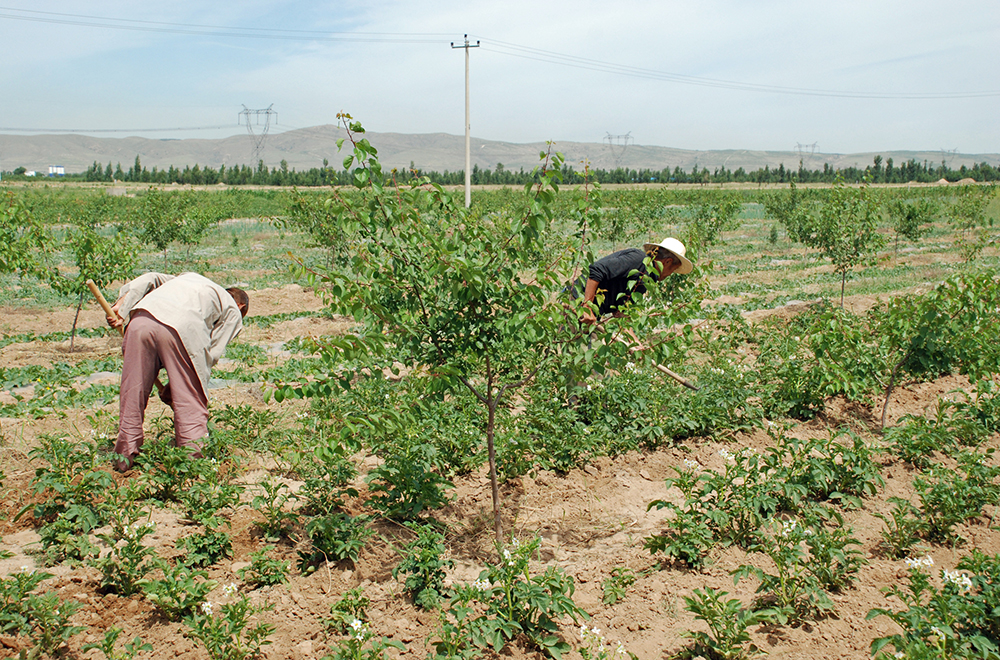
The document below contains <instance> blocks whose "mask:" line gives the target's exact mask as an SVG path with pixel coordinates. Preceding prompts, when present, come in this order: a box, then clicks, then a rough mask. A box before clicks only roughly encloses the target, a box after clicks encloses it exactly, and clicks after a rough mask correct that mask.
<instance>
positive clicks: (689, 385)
mask: <svg viewBox="0 0 1000 660" xmlns="http://www.w3.org/2000/svg"><path fill="white" fill-rule="evenodd" d="M615 339H616V341H619V342H621V343H622V344H627V343H628V342H626V341H625V340H624V339H622V338H621V337H616V338H615ZM653 366H654V367H656V369H657V371H659V372H660V373H663V374H666V375H668V376H670V377H671V378H673V379H674V380H676V381H677V382H678V383H680V384H681V385H683V386H684V387H686V388H688V389H689V390H694V391H695V392H697V391H698V386H697V385H695V384H694V383H692V382H691V381H689V380H688V379H687V378H685V377H684V376H681V375H680V374H679V373H676V372H673V371H671V370H670V369H667V368H666V367H664V366H663V365H662V364H657V363H655V362H654V363H653Z"/></svg>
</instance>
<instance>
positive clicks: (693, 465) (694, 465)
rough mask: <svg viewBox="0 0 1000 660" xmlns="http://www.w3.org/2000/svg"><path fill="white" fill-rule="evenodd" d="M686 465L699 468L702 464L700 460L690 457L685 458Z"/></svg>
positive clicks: (690, 467) (690, 468) (689, 467)
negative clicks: (693, 459)
mask: <svg viewBox="0 0 1000 660" xmlns="http://www.w3.org/2000/svg"><path fill="white" fill-rule="evenodd" d="M684 467H686V468H688V469H689V470H697V469H698V468H700V467H701V465H700V464H699V463H698V461H692V460H691V459H690V458H685V459H684Z"/></svg>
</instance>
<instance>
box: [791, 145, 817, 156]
mask: <svg viewBox="0 0 1000 660" xmlns="http://www.w3.org/2000/svg"><path fill="white" fill-rule="evenodd" d="M818 148H819V143H818V142H813V143H812V144H800V143H798V142H796V143H795V151H797V152H799V160H802V157H803V156H804V155H806V154H808V155H810V156H812V155H814V154H815V153H816V150H817V149H818Z"/></svg>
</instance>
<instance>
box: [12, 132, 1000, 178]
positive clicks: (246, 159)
mask: <svg viewBox="0 0 1000 660" xmlns="http://www.w3.org/2000/svg"><path fill="white" fill-rule="evenodd" d="M344 136H345V134H344V131H343V129H340V128H338V127H337V126H333V125H326V126H315V127H313V128H303V129H297V130H291V131H285V132H284V133H276V134H272V135H269V136H267V138H266V141H265V145H264V150H263V153H262V158H263V160H264V163H265V164H266V165H267V166H268V167H276V166H278V165H279V164H280V163H281V161H282V160H284V161H286V162H287V163H288V167H289V169H293V168H294V169H296V170H300V171H301V170H308V169H311V168H314V167H321V166H322V165H323V159H324V158H325V159H327V160H328V161H329V163H330V165H331V166H333V167H336V168H338V169H340V168H341V167H342V165H341V163H342V162H343V158H344V156H345V155H346V154H338V152H337V144H336V141H337V139H338V138H341V137H344ZM366 137H367V138H368V140H369V141H370V142H371V143H372V145H374V146H375V147H376V148H377V149H378V150H379V156H380V159H381V161H382V165H383V167H395V168H400V169H401V168H408V167H410V166H411V164H412V165H413V166H415V167H417V168H419V169H422V170H424V171H437V172H444V171H445V170H448V171H452V172H454V171H456V170H461V169H463V168H464V167H465V138H464V137H463V136H459V135H449V134H446V133H428V134H417V135H408V134H403V133H368V134H366ZM471 142H472V149H471V150H472V162H473V165H478V166H479V168H480V169H491V170H492V169H495V168H496V166H497V163H503V166H504V168H506V169H508V170H519V169H521V168H524V169H525V170H531V169H533V168H534V167H535V166H536V165H537V164H538V162H539V161H538V154H539V152H540V151H544V150H546V148H547V145H546V144H545V143H542V142H534V143H528V144H519V143H514V142H496V141H492V140H480V139H478V138H472V141H471ZM554 149H555V150H556V151H560V152H562V153H563V154H564V155H565V156H566V162H567V164H569V165H572V166H573V167H574V168H575V169H577V170H579V169H582V162H583V161H588V162H589V163H590V165H591V167H593V168H600V169H613V168H615V167H616V166H621V167H627V168H631V169H644V168H648V169H651V170H662V169H664V168H670V169H674V168H675V167H681V168H683V169H684V170H685V171H688V172H690V171H691V168H692V167H694V166H695V165H697V166H698V167H707V168H708V169H709V170H715V169H716V168H718V167H721V166H725V167H727V168H728V169H730V170H736V169H737V168H740V167H742V168H743V169H744V170H747V171H753V170H756V169H759V168H762V167H764V166H765V165H768V166H770V167H772V168H774V167H778V166H780V165H782V164H784V166H785V168H786V169H789V168H790V169H798V166H799V159H800V158H801V159H802V161H803V164H804V165H805V167H806V168H808V169H822V168H823V165H824V164H826V163H828V164H829V165H830V166H831V167H833V168H834V169H837V168H843V167H851V166H858V167H865V166H867V165H869V164H871V163H872V159H873V158H874V157H875V156H876V155H881V156H882V157H883V159H885V160H888V159H889V158H892V159H893V161H894V163H896V164H897V165H898V164H900V163H903V162H905V161H907V160H910V159H914V160H916V161H917V162H919V163H923V162H924V161H928V162H929V163H931V164H933V165H937V164H939V163H940V162H941V161H942V160H944V161H946V162H947V163H948V166H949V167H951V168H953V169H957V168H959V167H961V166H962V165H967V166H972V165H973V164H974V163H989V164H991V165H994V166H1000V154H995V153H993V154H959V153H952V152H943V151H940V150H938V151H933V150H928V151H880V152H871V153H857V154H827V153H815V154H813V153H808V152H804V153H803V154H801V156H800V154H799V153H798V152H797V151H751V150H746V149H724V150H714V151H691V150H687V149H672V148H670V147H656V146H650V145H640V144H630V145H628V147H626V148H624V149H621V148H620V147H612V146H610V145H608V144H606V143H597V142H555V143H554ZM136 156H139V159H140V161H141V162H142V165H143V166H145V167H146V168H148V169H152V168H153V167H154V166H155V167H157V168H159V169H166V168H168V167H170V166H171V165H173V166H174V167H178V168H180V169H183V168H184V167H185V166H194V165H195V164H198V165H200V166H201V167H206V166H209V167H212V168H215V169H218V167H219V165H222V164H225V165H226V166H227V167H230V166H233V165H253V163H252V160H253V145H252V143H251V138H250V137H249V136H247V135H237V136H232V137H228V138H222V139H216V140H199V139H186V140H150V139H147V138H140V137H127V138H96V137H89V136H84V135H74V134H60V135H31V136H21V135H0V170H6V171H11V170H13V169H15V168H16V167H25V168H27V169H28V170H35V171H37V172H39V174H45V173H47V172H48V167H49V166H50V165H62V166H63V167H65V171H66V172H67V173H73V172H82V171H84V170H86V169H87V168H88V167H90V165H91V164H93V163H94V161H97V162H98V163H100V164H101V165H107V164H108V163H109V162H110V163H111V164H112V167H114V166H115V165H117V164H118V163H121V166H122V168H123V169H125V170H127V169H128V168H129V167H131V166H132V164H133V163H134V162H135V157H136Z"/></svg>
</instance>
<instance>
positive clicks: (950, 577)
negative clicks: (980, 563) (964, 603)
mask: <svg viewBox="0 0 1000 660" xmlns="http://www.w3.org/2000/svg"><path fill="white" fill-rule="evenodd" d="M941 579H942V580H943V581H944V582H945V583H951V584H955V585H958V587H959V588H961V589H964V590H966V591H968V590H969V589H972V578H970V577H969V576H968V575H966V574H965V573H959V572H958V571H949V570H945V571H943V575H942V576H941Z"/></svg>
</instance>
